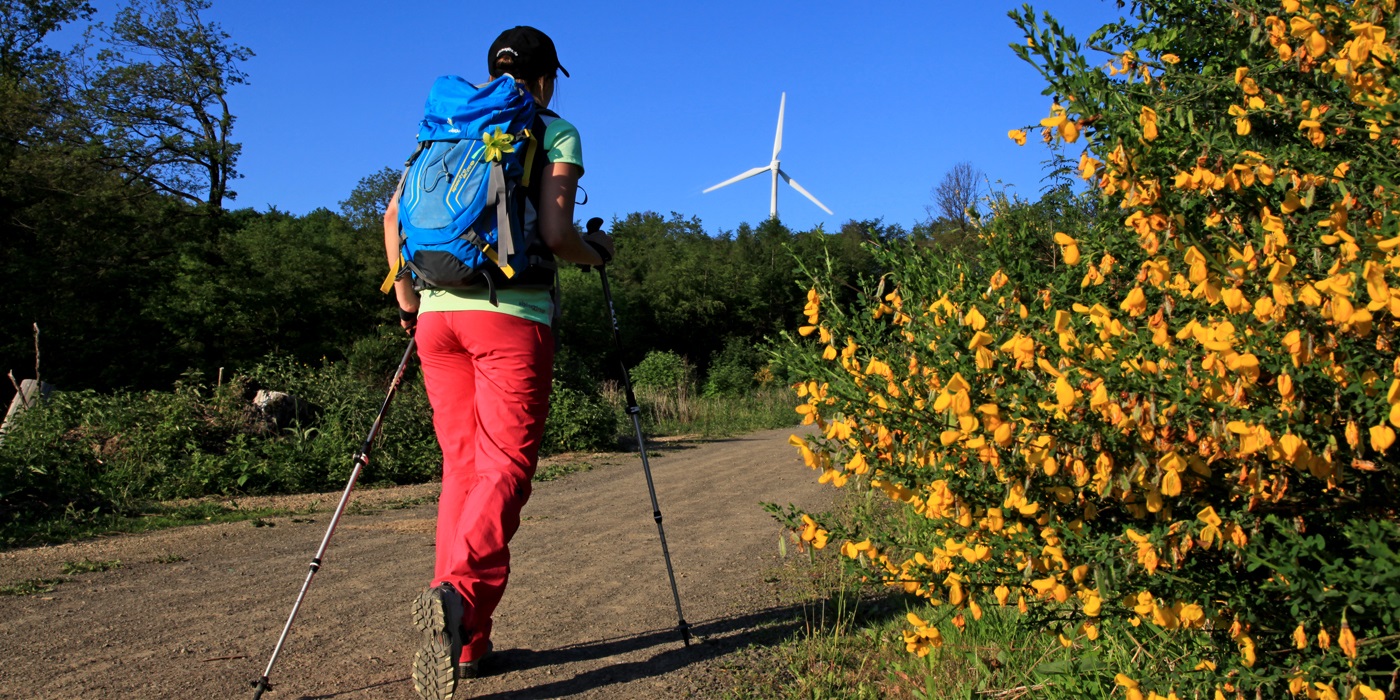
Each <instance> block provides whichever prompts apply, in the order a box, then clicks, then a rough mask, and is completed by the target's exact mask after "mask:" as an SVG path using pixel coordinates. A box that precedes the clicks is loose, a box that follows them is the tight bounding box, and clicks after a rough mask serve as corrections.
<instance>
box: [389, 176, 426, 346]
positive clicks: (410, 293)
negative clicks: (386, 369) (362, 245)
mask: <svg viewBox="0 0 1400 700" xmlns="http://www.w3.org/2000/svg"><path fill="white" fill-rule="evenodd" d="M399 246H400V243H399V195H398V194H397V193H396V194H395V195H394V198H393V199H391V200H389V206H388V208H386V209H385V210H384V257H385V259H386V260H387V261H388V262H389V269H391V270H392V269H394V266H395V265H396V264H398V262H399V255H400V252H399ZM394 294H395V296H397V297H398V301H399V308H400V309H403V310H404V311H407V312H408V313H417V312H418V292H417V291H415V290H414V289H413V280H411V279H409V278H408V277H401V278H399V279H397V280H395V281H394ZM403 324H404V327H405V328H408V327H409V324H408V322H407V321H404V322H403Z"/></svg>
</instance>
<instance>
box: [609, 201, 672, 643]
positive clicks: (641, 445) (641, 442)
mask: <svg viewBox="0 0 1400 700" xmlns="http://www.w3.org/2000/svg"><path fill="white" fill-rule="evenodd" d="M602 226H603V220H602V219H600V218H598V217H593V218H592V219H589V220H588V231H589V232H590V233H592V232H594V231H600V230H602ZM598 276H599V278H600V279H602V280H603V299H604V300H606V301H607V304H608V316H609V317H611V318H612V332H613V342H614V343H615V344H616V345H617V363H618V365H619V366H621V367H622V386H623V387H624V388H625V389H626V390H627V415H629V416H631V417H632V427H633V428H634V429H636V431H637V451H638V452H639V453H641V456H642V472H643V473H644V474H646V476H647V492H648V493H650V494H651V517H652V519H654V520H656V534H658V535H660V536H661V556H663V557H665V559H666V576H667V577H669V578H670V579H671V597H672V598H673V599H675V601H676V618H677V619H678V620H679V623H678V624H677V625H676V631H678V632H680V633H681V640H682V641H684V642H685V645H686V646H690V625H689V624H688V623H686V621H685V614H684V613H682V612H681V594H680V592H679V591H677V590H676V573H675V571H674V570H673V569H672V568H671V550H670V549H669V548H667V547H666V529H665V528H664V527H662V526H661V506H659V505H657V503H656V486H655V484H653V483H652V480H651V464H650V463H648V462H647V443H646V440H645V439H644V438H643V437H642V418H641V414H642V409H641V408H640V407H639V406H637V396H636V394H634V393H633V392H632V379H631V377H629V376H628V375H627V363H625V362H623V360H622V334H621V333H620V332H619V331H618V329H617V310H616V309H614V308H613V298H612V289H610V288H609V286H608V269H607V268H606V267H599V268H598Z"/></svg>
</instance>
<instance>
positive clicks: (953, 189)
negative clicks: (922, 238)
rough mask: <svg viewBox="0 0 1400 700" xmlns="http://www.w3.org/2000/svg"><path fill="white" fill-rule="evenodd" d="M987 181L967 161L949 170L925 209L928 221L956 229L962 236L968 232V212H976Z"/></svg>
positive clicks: (969, 213) (970, 229)
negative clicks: (983, 185)
mask: <svg viewBox="0 0 1400 700" xmlns="http://www.w3.org/2000/svg"><path fill="white" fill-rule="evenodd" d="M986 179H987V176H986V175H985V174H983V172H982V171H981V170H978V169H977V168H975V167H973V166H972V164H971V163H968V162H966V161H964V162H961V163H958V164H957V165H954V166H953V167H952V168H949V169H948V172H947V173H944V175H943V179H942V180H940V181H939V183H938V184H937V185H935V186H934V188H933V205H932V206H929V207H925V211H927V212H928V214H929V218H930V219H932V220H934V221H937V222H942V223H944V224H946V225H950V226H952V227H955V228H956V229H957V230H958V232H959V233H962V234H963V235H966V234H968V233H970V232H971V231H972V216H971V212H974V211H976V208H977V199H978V198H979V197H981V196H982V183H983V181H985V180H986Z"/></svg>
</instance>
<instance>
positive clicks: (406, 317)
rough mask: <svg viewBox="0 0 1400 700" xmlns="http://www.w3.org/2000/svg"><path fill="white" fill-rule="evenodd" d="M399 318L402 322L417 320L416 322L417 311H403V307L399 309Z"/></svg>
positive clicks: (414, 321)
mask: <svg viewBox="0 0 1400 700" xmlns="http://www.w3.org/2000/svg"><path fill="white" fill-rule="evenodd" d="M399 320H400V321H403V322H404V323H417V322H418V312H417V311H404V310H403V309H399Z"/></svg>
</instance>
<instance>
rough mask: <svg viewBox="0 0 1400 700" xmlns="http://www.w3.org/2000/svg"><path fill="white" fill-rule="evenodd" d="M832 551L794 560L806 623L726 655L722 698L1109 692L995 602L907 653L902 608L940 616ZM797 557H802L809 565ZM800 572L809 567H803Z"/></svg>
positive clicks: (786, 582) (1002, 699) (918, 699)
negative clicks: (776, 640)
mask: <svg viewBox="0 0 1400 700" xmlns="http://www.w3.org/2000/svg"><path fill="white" fill-rule="evenodd" d="M833 554H834V553H831V552H818V553H816V554H815V555H809V556H798V557H794V558H790V559H793V560H795V563H792V562H790V563H789V564H788V566H787V567H785V568H787V569H797V573H796V574H794V572H793V571H788V572H787V573H785V574H783V575H781V576H779V577H778V579H779V582H780V585H781V586H783V587H785V588H786V589H788V591H789V592H788V595H789V596H791V595H794V592H793V587H794V583H793V581H794V579H803V578H805V583H806V588H805V590H803V589H802V586H801V584H799V585H798V586H797V588H798V589H799V590H798V591H797V592H796V593H795V594H796V595H798V596H799V597H805V601H804V602H803V604H802V607H803V610H804V624H803V625H802V627H801V628H800V629H799V631H798V632H797V633H796V634H795V635H794V636H793V637H792V638H790V639H789V640H787V641H786V642H784V643H782V644H780V645H778V646H775V647H750V648H749V649H746V650H744V651H743V652H742V653H741V654H739V655H738V656H737V657H736V658H735V659H734V660H732V661H731V662H729V664H728V666H727V667H726V669H725V670H726V671H727V672H728V675H729V676H730V682H729V684H728V685H729V688H728V690H727V691H726V692H725V694H724V696H723V697H724V698H725V699H726V700H822V699H832V700H835V699H838V698H840V699H846V698H849V699H851V700H883V699H885V698H889V699H891V700H900V699H904V700H934V699H935V698H938V699H942V698H967V699H969V700H971V699H974V698H986V699H988V700H992V699H996V700H1015V699H1016V698H1021V697H1064V698H1084V697H1095V696H1098V695H1101V696H1104V697H1106V696H1107V692H1108V691H1110V690H1111V689H1112V683H1111V681H1110V682H1109V683H1108V686H1107V687H1104V688H1098V689H1097V692H1096V689H1095V688H1094V687H1091V686H1093V684H1094V682H1093V681H1092V679H1080V680H1077V681H1075V680H1072V679H1073V678H1074V677H1075V674H1077V673H1078V672H1079V670H1080V666H1082V664H1080V665H1078V666H1077V665H1076V664H1075V663H1074V662H1073V658H1074V657H1075V655H1077V654H1081V653H1082V651H1081V650H1078V649H1065V648H1064V647H1062V646H1061V645H1060V644H1059V642H1058V641H1057V640H1056V638H1055V637H1054V636H1052V635H1049V634H1044V633H1033V632H1032V633H1027V632H1026V631H1025V630H1023V629H1022V628H1021V627H1019V626H1018V624H1017V623H1018V621H1019V616H1018V615H1017V613H1016V612H1015V610H1014V609H1012V608H1007V609H1001V608H997V607H995V606H991V607H989V608H987V609H986V610H985V611H984V614H983V617H982V619H981V620H980V621H978V622H972V621H969V622H968V624H967V626H966V627H965V629H963V630H961V631H960V630H959V629H958V628H957V627H956V626H955V625H954V624H953V622H952V621H951V620H946V619H945V620H943V621H942V623H941V624H939V625H938V627H939V629H940V630H941V631H942V633H943V636H944V640H945V642H944V644H943V646H942V647H941V648H938V649H935V650H933V651H932V652H930V653H929V655H928V656H926V657H923V658H919V657H917V656H914V655H913V654H910V653H908V652H906V651H905V649H904V644H903V640H902V633H903V631H904V630H906V629H908V626H909V625H908V622H907V621H906V618H905V615H906V614H907V613H909V612H914V613H916V614H918V615H920V616H921V617H923V618H925V619H936V618H937V617H938V616H939V615H940V614H941V613H942V612H944V611H946V610H947V608H946V607H945V608H943V609H942V610H940V609H937V608H930V607H929V606H928V605H927V604H926V602H925V601H923V600H920V599H917V598H914V597H912V596H906V595H904V594H903V593H900V592H893V591H890V590H888V589H885V590H876V589H872V588H871V587H869V586H868V585H862V584H861V582H860V581H859V578H858V577H857V576H856V575H855V574H854V573H852V572H849V571H843V570H842V564H841V563H840V562H838V561H837V560H836V559H837V557H835V556H833ZM802 560H806V561H805V562H804V561H802ZM803 569H805V572H803V571H802V570H803Z"/></svg>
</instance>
